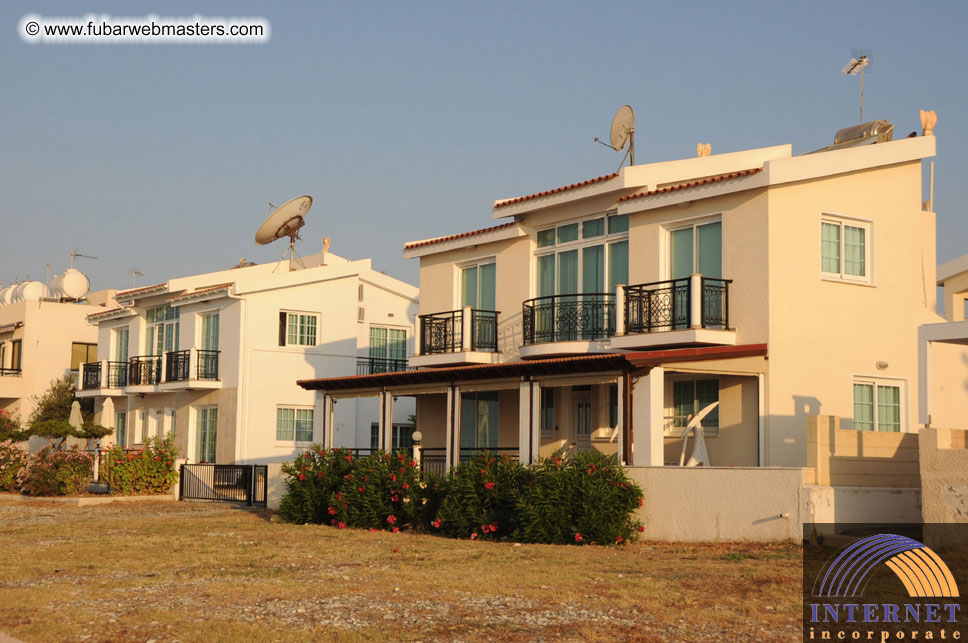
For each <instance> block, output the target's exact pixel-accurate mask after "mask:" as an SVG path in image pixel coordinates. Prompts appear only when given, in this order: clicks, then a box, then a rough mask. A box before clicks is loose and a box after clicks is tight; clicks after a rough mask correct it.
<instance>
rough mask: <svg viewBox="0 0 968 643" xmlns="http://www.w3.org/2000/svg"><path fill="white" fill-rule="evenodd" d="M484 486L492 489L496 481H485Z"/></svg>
mask: <svg viewBox="0 0 968 643" xmlns="http://www.w3.org/2000/svg"><path fill="white" fill-rule="evenodd" d="M484 488H485V489H487V490H488V491H490V490H491V489H493V488H494V483H493V482H491V481H490V480H488V481H487V482H485V483H484Z"/></svg>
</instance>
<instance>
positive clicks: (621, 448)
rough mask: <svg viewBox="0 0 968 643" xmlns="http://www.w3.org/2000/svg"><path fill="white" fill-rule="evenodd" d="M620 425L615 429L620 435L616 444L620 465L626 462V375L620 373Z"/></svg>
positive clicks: (617, 460)
mask: <svg viewBox="0 0 968 643" xmlns="http://www.w3.org/2000/svg"><path fill="white" fill-rule="evenodd" d="M616 386H618V395H617V397H618V412H617V413H616V415H617V416H618V425H616V427H615V430H616V432H617V435H618V440H617V442H616V445H615V461H616V462H617V463H618V464H619V466H621V465H624V464H625V377H623V376H622V375H619V377H618V383H617V385H616Z"/></svg>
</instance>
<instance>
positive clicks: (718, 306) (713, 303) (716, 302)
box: [702, 277, 733, 330]
mask: <svg viewBox="0 0 968 643" xmlns="http://www.w3.org/2000/svg"><path fill="white" fill-rule="evenodd" d="M731 283H733V280H732V279H715V278H713V277H703V278H702V327H703V328H714V329H715V328H719V329H723V330H725V329H727V328H729V284H731Z"/></svg>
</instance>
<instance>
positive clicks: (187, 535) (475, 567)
mask: <svg viewBox="0 0 968 643" xmlns="http://www.w3.org/2000/svg"><path fill="white" fill-rule="evenodd" d="M0 542H2V545H0V547H2V549H0V560H2V565H0V631H3V632H6V633H8V634H10V635H12V636H15V637H17V638H19V639H22V640H24V641H29V642H32V641H66V640H71V641H79V640H80V641H128V640H139V641H147V640H151V639H154V640H155V641H157V642H158V643H160V642H161V641H199V640H204V641H206V642H211V641H310V640H323V641H330V640H332V641H361V640H388V641H389V640H412V641H418V640H425V641H430V640H445V641H485V640H493V641H518V640H520V641H532V640H581V641H612V640H641V641H653V640H654V641H673V640H674V641H701V640H709V641H722V640H742V641H753V640H763V641H774V640H784V641H790V640H797V639H798V638H799V637H800V630H799V627H800V625H799V624H800V602H799V601H800V598H799V585H800V549H799V547H798V546H794V545H790V544H776V545H763V544H745V543H744V544H738V543H734V544H729V543H727V544H703V545H693V544H681V543H679V544H676V543H637V544H634V545H630V546H625V547H571V546H568V547H554V546H548V545H515V544H513V543H491V542H473V541H457V540H450V539H445V538H439V537H434V536H426V535H421V534H410V533H400V534H386V533H369V532H365V531H356V530H337V529H333V528H330V527H319V526H307V525H287V524H281V523H275V522H270V521H269V514H267V513H264V512H262V513H260V512H250V511H244V510H241V509H236V508H234V507H232V506H231V505H228V504H209V503H187V502H180V503H161V502H157V503H156V502H145V503H137V504H111V505H100V506H94V507H70V506H61V505H52V504H42V503H31V502H26V503H15V502H10V501H0Z"/></svg>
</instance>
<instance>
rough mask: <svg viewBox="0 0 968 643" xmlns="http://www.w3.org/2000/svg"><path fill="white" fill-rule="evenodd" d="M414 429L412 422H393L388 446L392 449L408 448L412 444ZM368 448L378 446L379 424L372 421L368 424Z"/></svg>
mask: <svg viewBox="0 0 968 643" xmlns="http://www.w3.org/2000/svg"><path fill="white" fill-rule="evenodd" d="M415 430H416V427H414V426H413V425H412V424H394V425H393V436H392V438H391V442H390V448H391V449H393V450H397V449H400V450H403V449H409V448H411V447H412V446H413V437H412V436H413V432H414V431H415ZM370 448H371V449H379V448H380V424H379V423H378V422H373V423H372V424H370Z"/></svg>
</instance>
